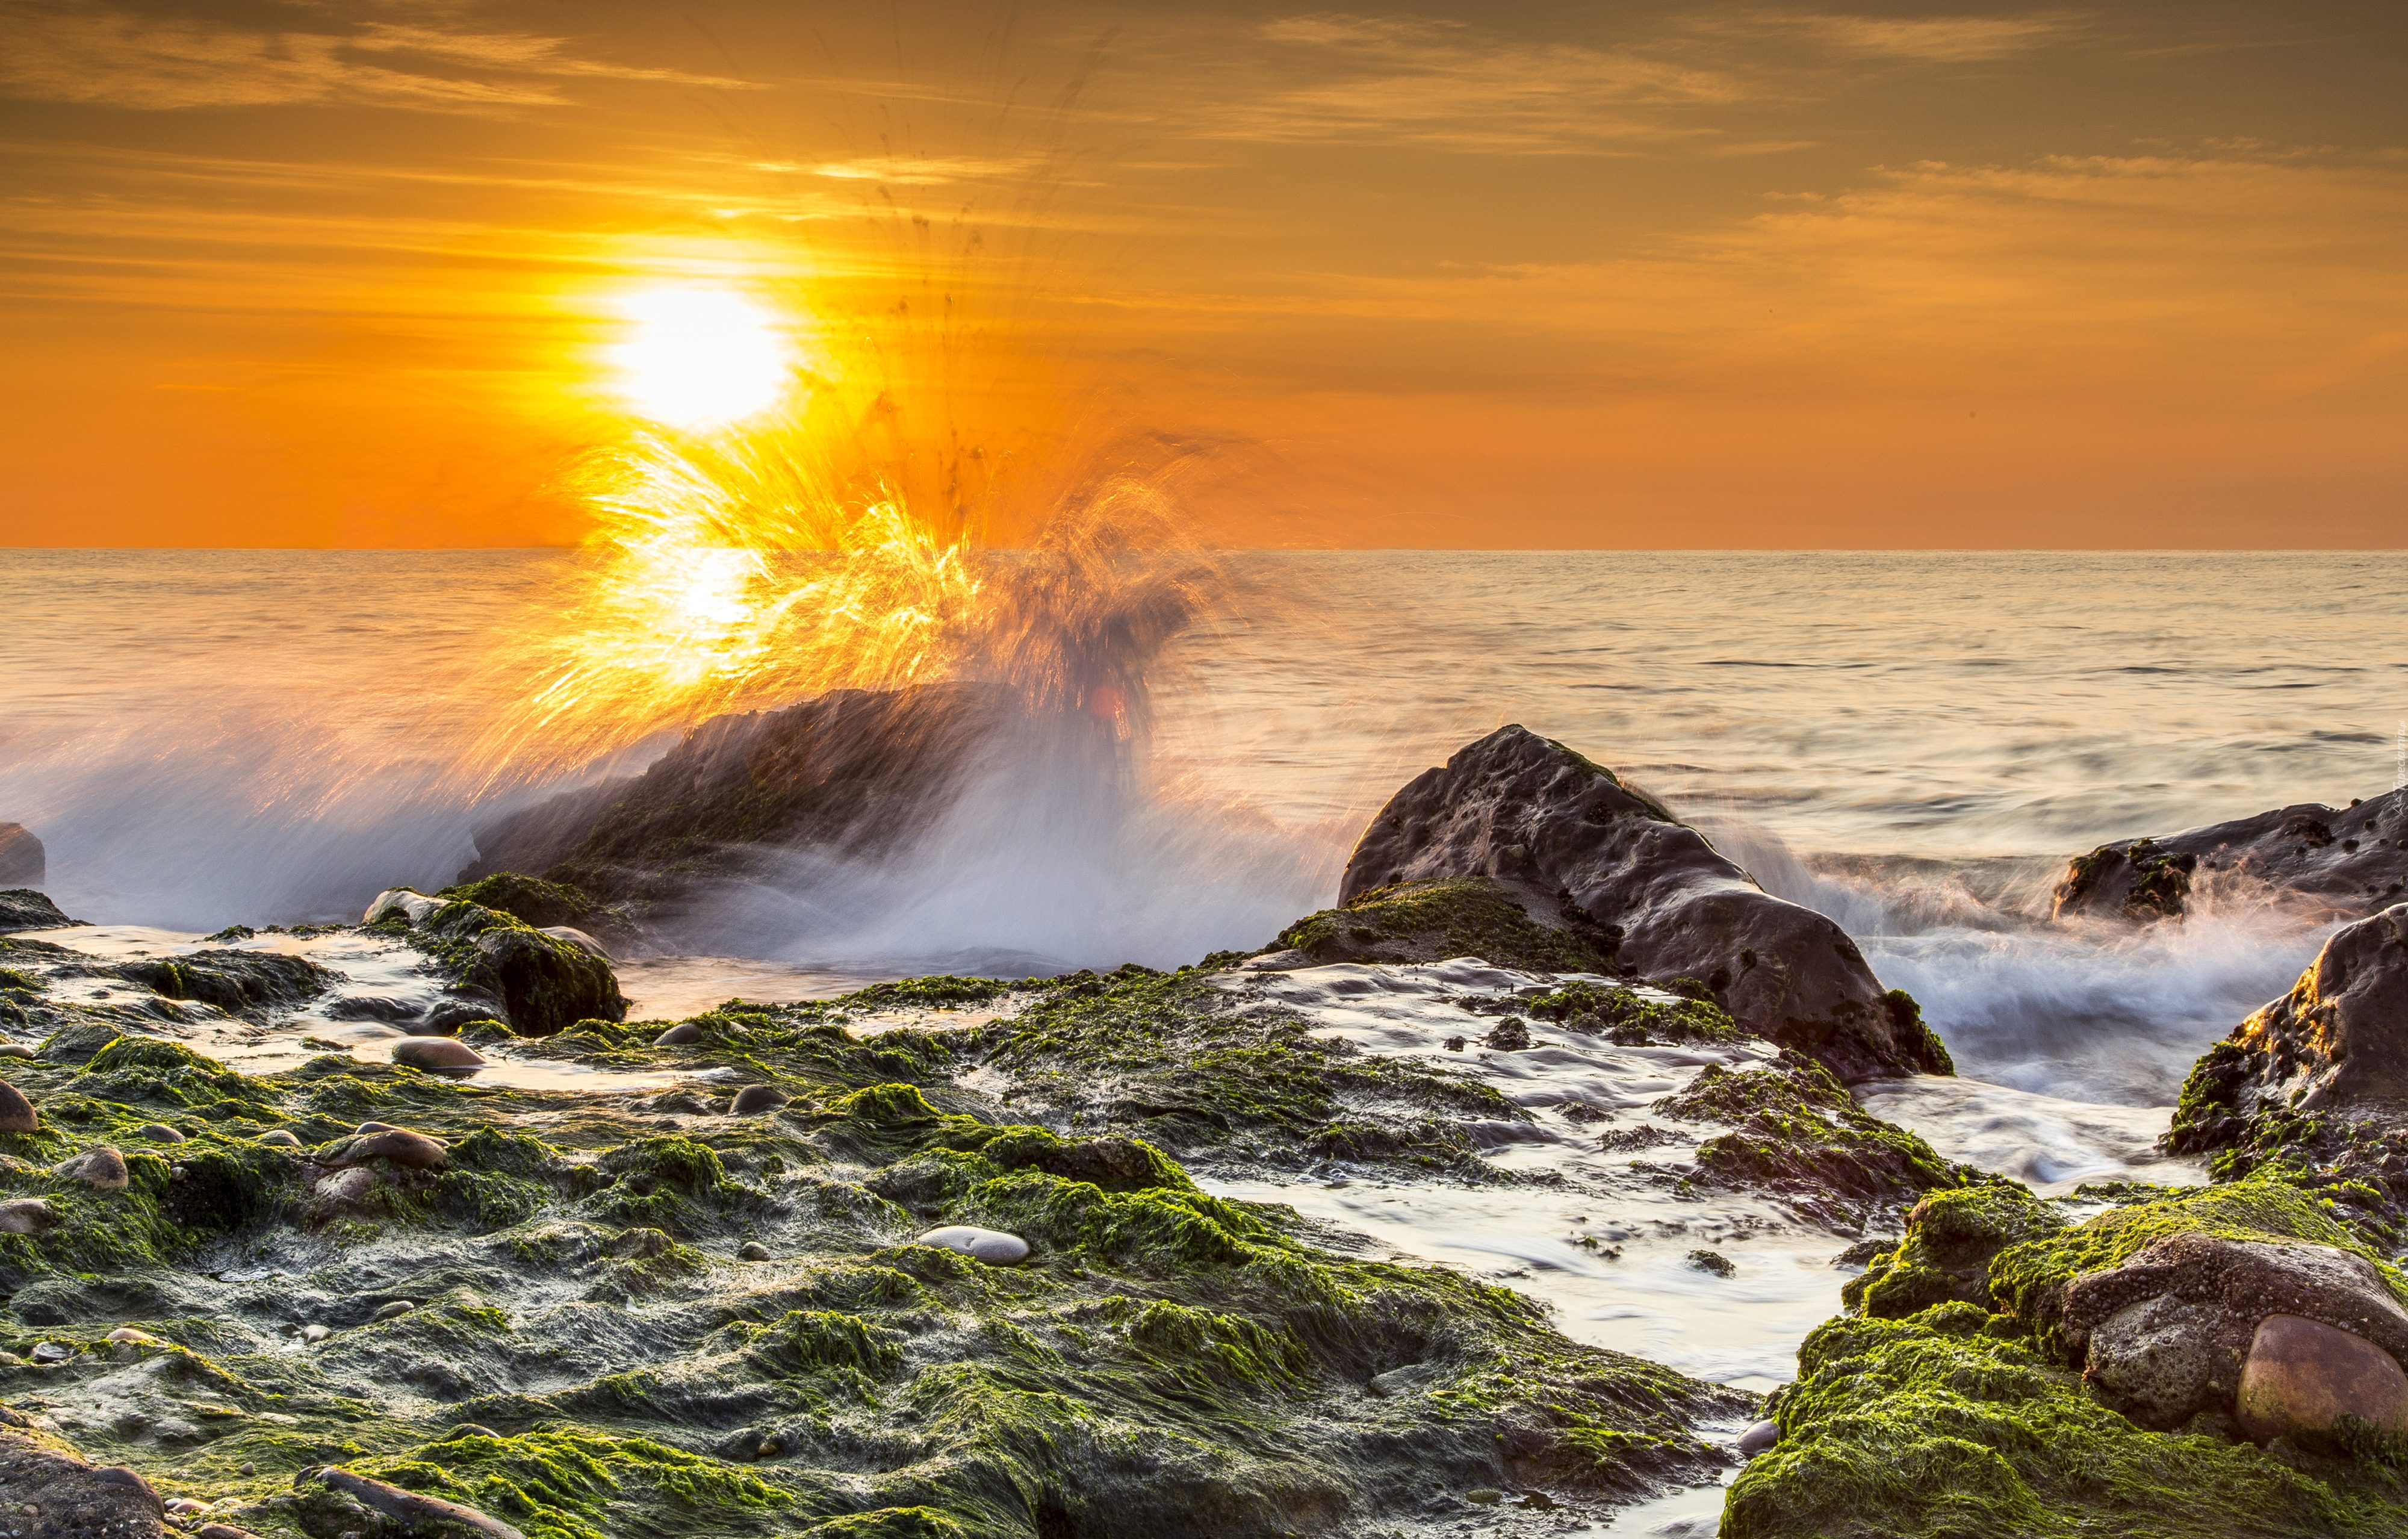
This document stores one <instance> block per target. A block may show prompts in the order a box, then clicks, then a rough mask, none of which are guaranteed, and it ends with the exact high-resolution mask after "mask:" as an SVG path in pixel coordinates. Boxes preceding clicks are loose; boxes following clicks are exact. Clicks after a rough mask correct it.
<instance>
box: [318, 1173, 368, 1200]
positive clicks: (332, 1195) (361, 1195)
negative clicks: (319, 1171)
mask: <svg viewBox="0 0 2408 1539" xmlns="http://www.w3.org/2000/svg"><path fill="white" fill-rule="evenodd" d="M376 1188H377V1178H376V1172H374V1171H363V1170H356V1169H354V1170H349V1171H337V1172H335V1173H334V1174H332V1175H330V1176H327V1177H326V1178H325V1179H324V1180H322V1181H321V1182H319V1183H318V1185H317V1186H316V1187H313V1188H312V1191H313V1192H314V1194H315V1195H316V1197H317V1199H318V1201H321V1202H329V1203H339V1204H351V1203H357V1202H365V1201H367V1200H368V1194H369V1193H371V1192H373V1191H375V1190H376Z"/></svg>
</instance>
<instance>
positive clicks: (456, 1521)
mask: <svg viewBox="0 0 2408 1539" xmlns="http://www.w3.org/2000/svg"><path fill="white" fill-rule="evenodd" d="M318 1479H319V1480H320V1481H321V1482H322V1483H323V1484H324V1485H326V1486H328V1487H330V1488H331V1489H335V1490H337V1491H340V1492H341V1493H343V1494H344V1495H345V1496H349V1497H351V1498H353V1499H354V1500H356V1501H358V1502H359V1503H360V1504H361V1505H363V1506H366V1507H367V1508H368V1509H369V1510H370V1511H372V1512H376V1513H380V1514H381V1515H383V1516H384V1517H389V1518H391V1519H392V1520H394V1522H396V1523H399V1524H401V1525H402V1526H403V1528H404V1529H405V1530H416V1529H420V1528H424V1529H430V1530H432V1529H441V1530H447V1531H451V1532H467V1533H481V1534H488V1535H491V1536H492V1539H526V1536H525V1535H524V1534H523V1533H521V1532H519V1531H518V1530H516V1529H514V1528H512V1527H510V1526H509V1524H508V1523H505V1522H503V1521H502V1520H501V1519H500V1518H498V1517H487V1516H486V1515H485V1514H483V1513H481V1512H479V1511H477V1510H476V1509H475V1508H473V1507H464V1506H462V1505H460V1503H457V1502H446V1501H444V1500H443V1499H442V1498H441V1497H437V1496H422V1495H420V1494H419V1493H418V1492H416V1491H409V1490H404V1489H401V1488H400V1487H399V1486H394V1485H390V1484H388V1483H386V1482H384V1481H382V1480H371V1479H369V1478H368V1477H367V1476H366V1475H364V1474H352V1473H351V1471H349V1470H346V1469H343V1468H341V1467H340V1466H337V1465H330V1466H328V1467H327V1468H325V1469H322V1470H320V1471H319V1472H318Z"/></svg>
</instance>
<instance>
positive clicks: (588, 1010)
mask: <svg viewBox="0 0 2408 1539" xmlns="http://www.w3.org/2000/svg"><path fill="white" fill-rule="evenodd" d="M367 912H368V922H369V923H370V924H372V925H378V926H382V927H387V928H390V929H391V931H392V932H393V933H394V934H395V935H396V936H399V937H401V938H404V939H407V940H408V941H409V942H410V943H411V944H413V945H415V946H417V947H418V948H419V949H420V950H422V951H423V952H424V953H425V954H426V956H427V958H428V961H429V964H430V965H431V966H432V967H433V968H434V969H435V970H436V971H438V972H440V973H441V974H442V975H443V976H444V977H445V978H447V979H448V980H449V982H450V984H451V995H452V998H450V999H449V1000H445V1001H444V1002H442V1003H441V1004H438V1005H437V1006H435V1007H434V1008H432V1009H430V1010H429V1011H428V1012H427V1013H426V1014H425V1016H424V1017H423V1019H422V1020H421V1021H420V1022H419V1023H418V1028H420V1029H422V1030H425V1031H428V1032H430V1033H436V1034H440V1033H443V1032H446V1031H452V1030H457V1029H459V1028H461V1027H462V1026H464V1025H465V1024H466V1023H468V1022H471V1021H476V1020H480V1019H493V1020H496V1021H500V1022H503V1023H504V1024H506V1025H507V1026H508V1027H509V1028H510V1030H511V1031H513V1032H515V1033H517V1034H518V1035H521V1036H528V1037H547V1036H552V1035H553V1034H555V1033H557V1032H561V1031H566V1030H567V1029H569V1028H572V1027H574V1026H576V1025H577V1024H578V1023H579V1022H581V1021H589V1020H590V1021H603V1022H612V1021H620V1020H624V1019H625V1018H626V1014H627V1000H626V998H625V996H624V995H623V994H621V993H620V991H619V980H618V976H617V974H616V973H614V972H613V971H611V969H610V963H609V959H608V958H607V957H605V956H601V955H599V954H597V953H596V952H595V951H592V950H589V949H587V948H586V947H585V946H582V945H580V944H578V943H576V942H572V941H567V940H564V939H562V938H561V937H559V936H555V935H548V934H546V933H544V932H543V931H542V930H540V929H538V928H535V927H534V926H532V925H529V924H527V923H526V922H525V921H524V920H522V919H519V918H517V917H516V916H514V915H512V914H509V913H505V912H503V911H501V910H499V909H491V908H487V907H485V906H484V905H482V904H480V903H477V902H473V901H470V900H468V899H461V898H453V899H434V898H427V897H424V896H423V895H421V894H418V893H411V892H408V891H406V890H402V889H395V890H394V891H392V892H388V893H385V894H383V895H381V896H380V898H379V899H378V900H377V902H376V903H374V904H372V905H370V907H369V909H368V911H367Z"/></svg>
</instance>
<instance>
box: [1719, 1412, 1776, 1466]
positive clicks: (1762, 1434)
mask: <svg viewBox="0 0 2408 1539" xmlns="http://www.w3.org/2000/svg"><path fill="white" fill-rule="evenodd" d="M1780 1441H1781V1424H1780V1423H1779V1422H1777V1421H1759V1422H1757V1423H1756V1425H1755V1426H1753V1427H1750V1428H1749V1429H1748V1430H1747V1431H1743V1432H1742V1433H1740V1434H1739V1441H1738V1442H1737V1443H1734V1444H1732V1445H1731V1446H1732V1447H1734V1448H1736V1449H1738V1450H1739V1456H1740V1457H1741V1458H1742V1459H1754V1458H1755V1457H1756V1455H1758V1454H1760V1453H1762V1452H1764V1451H1765V1450H1766V1449H1767V1448H1770V1447H1771V1446H1773V1445H1774V1444H1776V1443H1778V1442H1780Z"/></svg>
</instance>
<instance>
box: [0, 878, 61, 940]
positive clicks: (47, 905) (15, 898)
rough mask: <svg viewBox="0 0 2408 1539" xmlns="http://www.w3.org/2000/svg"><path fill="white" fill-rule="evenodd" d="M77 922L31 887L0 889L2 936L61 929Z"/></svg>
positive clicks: (0, 932)
mask: <svg viewBox="0 0 2408 1539" xmlns="http://www.w3.org/2000/svg"><path fill="white" fill-rule="evenodd" d="M74 923H75V921H74V920H72V919H70V918H68V917H67V916H66V915H65V914H64V913H60V912H59V906H58V905H57V904H56V903H53V902H51V901H50V899H49V898H48V897H46V896H45V895H43V894H41V893H39V892H36V891H35V890H34V889H33V888H31V887H9V888H6V889H0V934H5V933H7V932H8V931H11V930H28V929H61V928H65V927H66V926H68V925H72V924H74Z"/></svg>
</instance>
